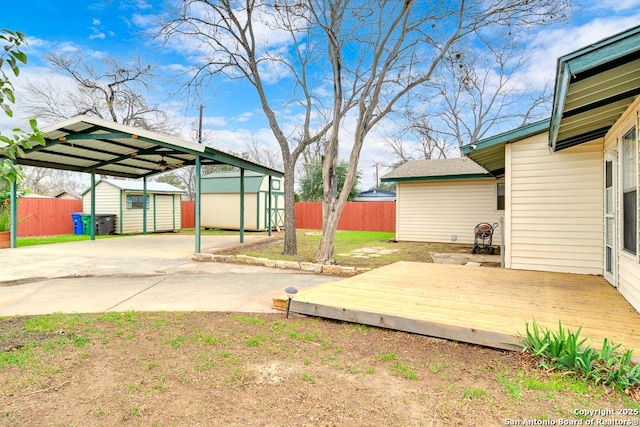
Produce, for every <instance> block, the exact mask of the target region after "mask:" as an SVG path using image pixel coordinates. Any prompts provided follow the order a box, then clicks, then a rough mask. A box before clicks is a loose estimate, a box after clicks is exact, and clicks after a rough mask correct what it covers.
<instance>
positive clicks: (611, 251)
mask: <svg viewBox="0 0 640 427" xmlns="http://www.w3.org/2000/svg"><path fill="white" fill-rule="evenodd" d="M604 164H605V170H604V177H605V178H604V179H605V183H604V198H605V200H604V278H605V279H607V281H609V282H610V283H611V284H612V285H613V286H617V283H616V241H617V228H616V215H615V212H616V191H615V185H614V182H615V180H614V178H615V168H614V163H613V160H605V163H604Z"/></svg>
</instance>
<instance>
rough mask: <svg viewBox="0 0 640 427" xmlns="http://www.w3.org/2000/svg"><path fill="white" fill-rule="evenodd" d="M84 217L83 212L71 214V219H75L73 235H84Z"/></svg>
mask: <svg viewBox="0 0 640 427" xmlns="http://www.w3.org/2000/svg"><path fill="white" fill-rule="evenodd" d="M83 215H84V214H83V213H82V212H73V213H72V214H71V219H73V234H84V224H83V222H82V216H83Z"/></svg>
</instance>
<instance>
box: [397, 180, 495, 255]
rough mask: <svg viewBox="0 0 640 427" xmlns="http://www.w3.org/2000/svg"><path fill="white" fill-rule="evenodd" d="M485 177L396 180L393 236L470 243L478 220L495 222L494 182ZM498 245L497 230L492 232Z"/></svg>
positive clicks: (407, 238)
mask: <svg viewBox="0 0 640 427" xmlns="http://www.w3.org/2000/svg"><path fill="white" fill-rule="evenodd" d="M498 182H500V181H497V180H495V179H493V178H488V179H484V178H481V179H478V178H474V179H455V180H442V181H437V180H436V181H417V182H399V183H397V185H396V197H397V203H396V239H397V240H401V241H415V242H452V239H451V236H452V235H456V236H457V240H455V242H456V243H466V244H472V243H473V240H474V236H473V229H474V227H475V226H476V225H477V224H478V223H480V222H488V223H499V222H500V217H501V216H503V215H504V212H503V211H498V210H496V185H497V183H498ZM493 245H494V246H500V230H499V229H498V230H497V231H496V233H495V234H494V236H493Z"/></svg>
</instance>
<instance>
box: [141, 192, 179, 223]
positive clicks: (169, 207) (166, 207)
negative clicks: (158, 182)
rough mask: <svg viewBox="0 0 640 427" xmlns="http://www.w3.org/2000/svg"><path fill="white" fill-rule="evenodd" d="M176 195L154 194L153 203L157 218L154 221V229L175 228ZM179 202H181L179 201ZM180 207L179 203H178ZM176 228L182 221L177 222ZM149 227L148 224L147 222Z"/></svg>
mask: <svg viewBox="0 0 640 427" xmlns="http://www.w3.org/2000/svg"><path fill="white" fill-rule="evenodd" d="M173 198H174V196H173V195H171V194H155V195H153V199H154V200H153V204H154V208H155V213H156V215H155V219H154V222H153V226H154V231H171V230H174V209H173V208H174V206H173ZM178 203H179V202H178ZM177 206H178V207H177V208H179V206H180V205H179V204H178V205H177ZM175 226H176V227H175V228H176V229H179V228H180V223H178V222H176V224H175ZM147 227H148V224H147Z"/></svg>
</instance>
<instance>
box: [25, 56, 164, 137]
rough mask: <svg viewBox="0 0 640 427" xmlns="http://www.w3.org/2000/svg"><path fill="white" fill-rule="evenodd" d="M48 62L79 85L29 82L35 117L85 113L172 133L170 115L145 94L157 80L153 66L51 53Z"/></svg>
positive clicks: (29, 105) (58, 117) (29, 103)
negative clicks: (95, 62) (64, 85)
mask: <svg viewBox="0 0 640 427" xmlns="http://www.w3.org/2000/svg"><path fill="white" fill-rule="evenodd" d="M48 61H49V63H50V64H51V65H52V66H53V67H54V69H57V70H59V71H61V72H62V73H63V74H64V75H65V76H68V77H70V78H71V79H72V80H73V82H74V83H75V87H69V88H63V87H61V86H59V85H56V84H55V83H52V82H46V83H45V82H38V83H35V82H33V81H31V82H29V83H28V84H27V91H28V93H29V97H28V99H27V108H28V110H29V112H30V113H31V114H33V115H36V116H38V117H41V118H43V119H49V120H51V121H57V120H64V119H67V118H69V117H71V116H74V115H78V114H87V115H91V116H96V117H100V118H102V119H105V120H111V121H114V122H116V123H122V124H125V125H129V126H137V127H141V128H144V129H149V130H154V131H161V132H164V133H174V132H175V128H173V127H172V125H171V124H170V122H169V120H168V117H167V114H166V113H165V112H164V111H162V110H161V109H159V108H158V107H155V106H151V105H149V104H148V102H147V100H146V99H145V96H144V93H148V92H149V91H150V90H151V89H152V86H151V82H152V80H153V79H154V78H155V75H154V73H153V68H152V67H151V65H145V64H142V63H141V62H140V60H137V61H135V62H132V63H129V64H126V65H125V64H123V63H121V62H120V61H118V60H116V59H114V58H105V59H103V60H102V62H101V64H100V65H99V66H95V65H94V64H92V63H89V62H86V60H85V59H83V57H81V56H77V57H73V58H72V57H68V56H64V55H62V54H54V53H52V54H50V55H49V56H48Z"/></svg>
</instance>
